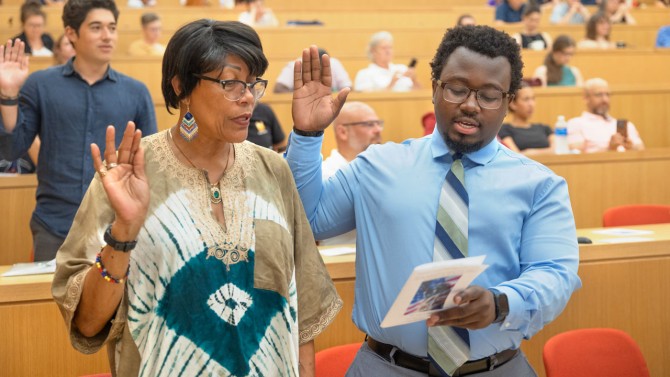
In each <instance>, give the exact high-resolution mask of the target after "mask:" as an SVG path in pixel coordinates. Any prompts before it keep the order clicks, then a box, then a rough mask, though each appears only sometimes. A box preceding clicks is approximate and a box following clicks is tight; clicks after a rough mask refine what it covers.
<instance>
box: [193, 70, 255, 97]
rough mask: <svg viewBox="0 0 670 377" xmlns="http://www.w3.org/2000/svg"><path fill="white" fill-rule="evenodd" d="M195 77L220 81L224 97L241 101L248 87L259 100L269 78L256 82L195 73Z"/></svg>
mask: <svg viewBox="0 0 670 377" xmlns="http://www.w3.org/2000/svg"><path fill="white" fill-rule="evenodd" d="M194 76H195V77H197V78H199V79H201V80H207V81H213V82H218V83H219V84H221V87H222V88H223V92H224V94H223V95H224V97H226V99H227V100H228V101H233V102H235V101H239V100H240V99H241V98H242V97H244V94H245V93H246V92H247V88H249V91H250V92H251V94H253V96H254V99H255V100H256V101H258V100H259V99H261V97H263V94H265V89H266V88H267V87H268V80H256V81H254V82H250V83H247V82H244V81H242V80H219V79H215V78H211V77H207V76H203V75H198V74H194Z"/></svg>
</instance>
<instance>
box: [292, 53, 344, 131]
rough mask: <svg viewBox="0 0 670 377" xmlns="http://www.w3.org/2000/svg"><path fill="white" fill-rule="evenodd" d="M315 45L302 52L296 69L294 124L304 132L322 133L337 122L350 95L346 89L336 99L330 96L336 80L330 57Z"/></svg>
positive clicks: (294, 76) (294, 70)
mask: <svg viewBox="0 0 670 377" xmlns="http://www.w3.org/2000/svg"><path fill="white" fill-rule="evenodd" d="M321 60H322V61H323V65H322V64H321V62H320V61H319V51H318V48H317V47H316V46H314V45H312V46H310V47H309V48H306V49H304V50H303V51H302V59H301V60H299V61H296V63H295V67H294V68H293V80H294V89H293V106H292V111H291V112H292V115H293V124H294V126H295V128H296V129H298V130H302V131H322V130H324V129H326V127H328V125H330V124H331V123H332V121H333V119H335V117H336V116H337V114H339V113H340V109H341V108H342V106H343V105H344V102H345V101H346V99H347V95H349V91H350V89H349V88H343V89H342V90H340V91H339V93H337V95H336V96H335V97H333V96H332V95H331V88H332V84H333V77H332V74H331V68H330V57H329V56H328V55H326V54H324V55H323V57H322V59H321Z"/></svg>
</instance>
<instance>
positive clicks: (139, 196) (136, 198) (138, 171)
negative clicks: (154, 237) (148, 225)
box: [91, 122, 149, 241]
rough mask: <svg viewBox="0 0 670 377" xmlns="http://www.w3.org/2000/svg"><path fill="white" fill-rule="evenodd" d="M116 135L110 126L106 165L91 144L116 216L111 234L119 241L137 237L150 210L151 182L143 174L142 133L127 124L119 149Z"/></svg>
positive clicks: (129, 123) (106, 144) (94, 162)
mask: <svg viewBox="0 0 670 377" xmlns="http://www.w3.org/2000/svg"><path fill="white" fill-rule="evenodd" d="M115 132H116V130H115V129H114V126H108V127H107V133H106V135H105V161H104V163H103V161H102V159H101V156H100V148H99V147H98V146H97V145H96V144H91V156H92V157H93V166H94V167H95V170H96V171H97V172H98V174H99V175H100V179H101V180H102V185H103V187H104V188H105V192H106V193H107V198H108V199H109V202H110V204H111V206H112V208H113V209H114V212H115V214H116V219H115V220H114V224H113V226H112V235H113V236H114V238H116V239H118V240H120V241H131V240H135V239H136V238H137V234H138V233H139V232H140V229H141V228H142V226H143V225H144V220H145V218H146V215H147V211H148V208H149V181H148V180H147V176H146V173H145V171H144V149H142V147H141V146H140V139H141V138H142V131H140V130H135V123H133V122H128V126H127V127H126V131H125V132H124V133H123V139H122V140H121V144H120V145H119V148H118V150H117V149H116V145H115Z"/></svg>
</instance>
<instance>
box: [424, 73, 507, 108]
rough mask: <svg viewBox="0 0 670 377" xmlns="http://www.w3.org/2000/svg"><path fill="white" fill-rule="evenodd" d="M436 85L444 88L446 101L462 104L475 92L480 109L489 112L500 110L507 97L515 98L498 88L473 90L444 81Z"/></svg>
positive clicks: (438, 81)
mask: <svg viewBox="0 0 670 377" xmlns="http://www.w3.org/2000/svg"><path fill="white" fill-rule="evenodd" d="M435 83H437V85H438V86H439V87H441V88H442V98H444V100H445V101H447V102H451V103H457V104H461V103H463V102H465V101H466V100H467V99H468V98H469V97H470V93H472V92H475V98H476V99H477V103H478V104H479V107H481V108H482V109H487V110H496V109H499V108H500V106H501V105H502V102H503V98H505V97H509V98H510V100H512V98H514V94H512V93H510V92H503V91H502V90H500V89H496V88H483V89H472V88H468V87H467V86H465V85H461V84H457V83H449V82H442V80H435Z"/></svg>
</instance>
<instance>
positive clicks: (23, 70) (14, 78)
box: [0, 38, 29, 98]
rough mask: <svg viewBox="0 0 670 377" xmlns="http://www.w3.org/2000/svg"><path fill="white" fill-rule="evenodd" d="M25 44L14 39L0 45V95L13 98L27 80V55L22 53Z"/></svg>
mask: <svg viewBox="0 0 670 377" xmlns="http://www.w3.org/2000/svg"><path fill="white" fill-rule="evenodd" d="M24 49H25V43H24V42H22V41H21V40H20V39H18V38H17V39H16V40H15V41H14V43H12V41H11V40H8V41H7V44H6V45H0V95H1V96H2V97H3V98H14V97H16V96H18V95H19V90H21V87H22V86H23V83H25V82H26V79H27V78H28V65H29V62H28V55H26V54H25V53H24Z"/></svg>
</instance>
